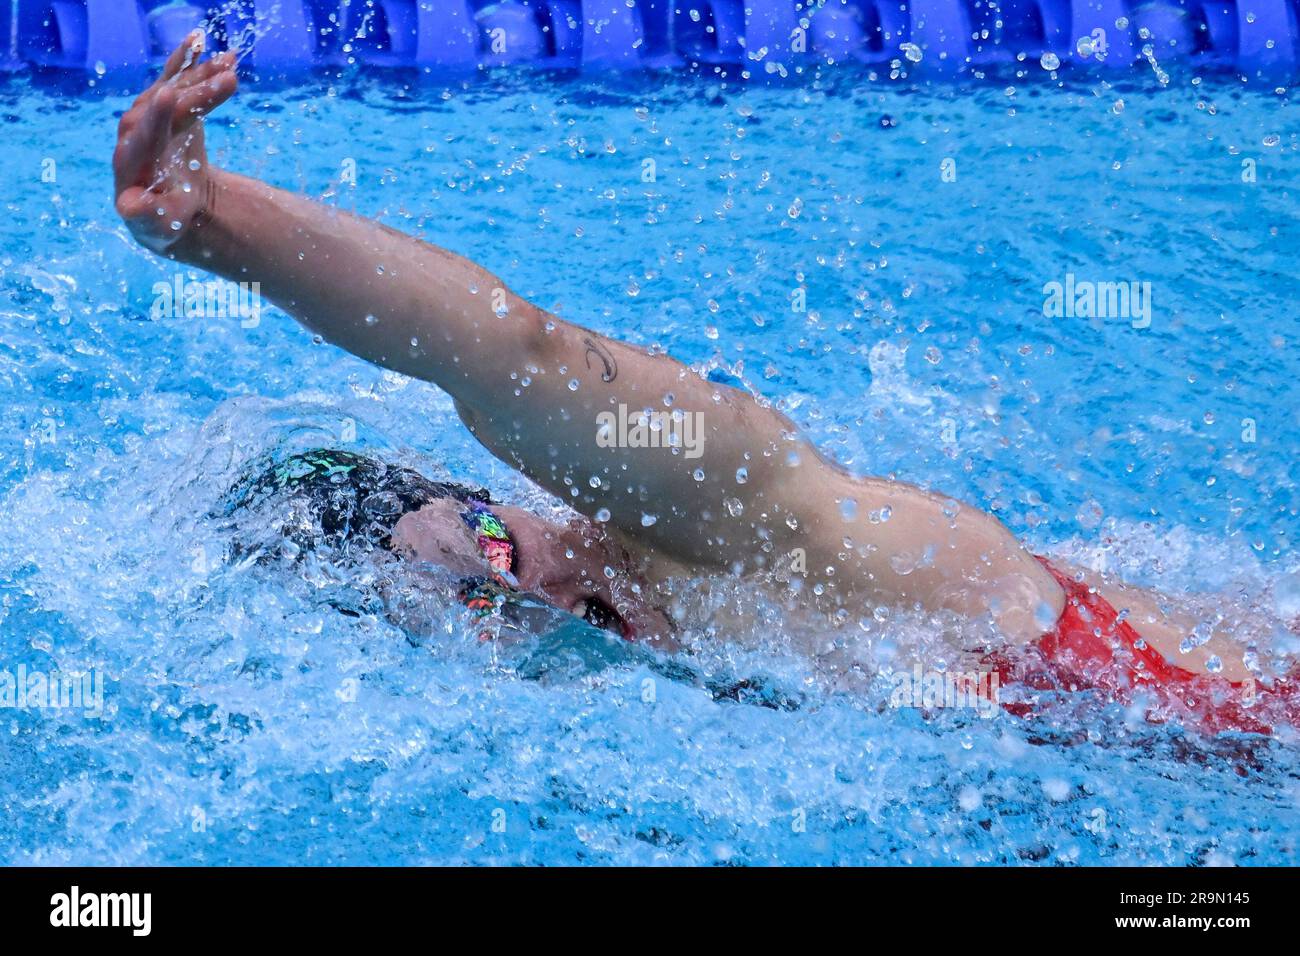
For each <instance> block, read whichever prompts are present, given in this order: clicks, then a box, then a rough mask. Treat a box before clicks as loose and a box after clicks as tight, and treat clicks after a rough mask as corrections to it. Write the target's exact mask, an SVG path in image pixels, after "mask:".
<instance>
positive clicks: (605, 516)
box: [596, 508, 610, 524]
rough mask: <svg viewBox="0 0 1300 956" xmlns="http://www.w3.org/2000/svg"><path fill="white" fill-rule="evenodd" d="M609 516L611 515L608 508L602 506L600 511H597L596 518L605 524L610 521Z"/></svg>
mask: <svg viewBox="0 0 1300 956" xmlns="http://www.w3.org/2000/svg"><path fill="white" fill-rule="evenodd" d="M609 517H610V515H609V509H608V508H601V509H600V510H599V511H597V512H596V520H597V521H599V522H600V523H601V524H604V523H605V522H606V521H608V520H609Z"/></svg>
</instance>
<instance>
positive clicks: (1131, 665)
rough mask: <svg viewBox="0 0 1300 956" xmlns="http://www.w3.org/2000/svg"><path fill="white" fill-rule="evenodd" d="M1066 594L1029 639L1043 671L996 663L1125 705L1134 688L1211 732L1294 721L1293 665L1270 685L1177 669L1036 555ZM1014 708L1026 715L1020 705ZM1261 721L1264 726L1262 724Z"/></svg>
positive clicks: (1298, 673)
mask: <svg viewBox="0 0 1300 956" xmlns="http://www.w3.org/2000/svg"><path fill="white" fill-rule="evenodd" d="M1038 560H1039V562H1041V563H1042V565H1043V567H1045V568H1047V570H1048V571H1050V572H1051V574H1052V577H1054V578H1055V579H1056V581H1057V583H1058V584H1060V586H1061V589H1062V590H1063V591H1064V592H1065V608H1064V609H1063V610H1062V612H1061V617H1060V619H1059V620H1058V621H1057V623H1056V627H1055V628H1053V629H1052V630H1051V631H1049V632H1048V633H1046V634H1044V635H1043V636H1042V637H1041V638H1039V640H1038V641H1037V642H1036V646H1037V648H1038V650H1039V651H1041V653H1042V657H1043V659H1044V663H1046V665H1047V672H1046V673H1043V672H1042V671H1041V670H1040V671H1038V672H1036V673H1035V672H1034V669H1033V668H1030V670H1029V673H1023V672H1022V673H1021V674H1019V675H1017V674H1016V673H1015V672H1016V668H1009V667H1007V662H1006V661H1005V659H1004V658H1002V657H1001V655H998V656H997V657H995V658H994V660H995V666H997V667H998V669H999V670H1002V671H1004V672H1009V673H1004V679H1006V677H1012V678H1014V677H1016V676H1019V677H1020V678H1021V679H1022V680H1023V681H1024V683H1026V684H1027V685H1028V686H1030V687H1034V688H1036V689H1040V690H1046V689H1066V690H1075V689H1085V688H1092V689H1099V690H1106V691H1109V692H1110V693H1112V694H1113V695H1114V696H1115V699H1117V700H1119V701H1121V702H1125V703H1127V702H1128V701H1129V700H1130V699H1131V698H1132V694H1133V692H1134V691H1138V692H1140V693H1143V694H1146V695H1148V696H1151V697H1154V698H1155V699H1156V701H1157V703H1158V704H1160V705H1163V706H1161V707H1160V709H1161V710H1165V709H1172V710H1175V711H1178V712H1181V713H1183V714H1185V715H1186V717H1187V718H1189V719H1191V720H1192V721H1193V722H1194V723H1196V724H1199V725H1200V726H1201V727H1202V728H1203V729H1204V730H1206V731H1208V732H1210V733H1217V732H1219V731H1223V730H1235V731H1243V732H1247V733H1259V734H1268V733H1270V732H1271V728H1270V723H1272V724H1277V723H1286V724H1290V725H1292V726H1296V725H1300V669H1297V668H1293V669H1292V671H1291V672H1290V673H1289V674H1288V675H1287V676H1286V677H1282V678H1277V679H1276V680H1274V681H1273V682H1272V685H1271V686H1268V685H1264V684H1262V683H1257V682H1255V681H1242V682H1234V681H1230V680H1228V679H1227V678H1224V677H1218V676H1216V675H1214V674H1203V673H1198V672H1196V671H1191V670H1188V669H1187V668H1185V667H1179V666H1178V665H1177V664H1174V663H1172V662H1171V661H1169V660H1168V659H1167V658H1165V657H1164V655H1162V654H1161V653H1160V652H1159V651H1157V650H1156V649H1155V648H1153V647H1151V646H1150V645H1148V644H1147V642H1146V641H1145V640H1143V638H1142V635H1141V634H1139V633H1138V632H1137V630H1136V629H1135V628H1134V627H1133V625H1132V624H1130V623H1129V622H1128V621H1127V620H1124V619H1122V618H1121V616H1120V614H1119V612H1118V611H1116V610H1115V608H1114V606H1113V605H1112V604H1111V603H1110V602H1109V601H1107V600H1106V599H1105V598H1104V597H1102V596H1101V594H1099V593H1098V592H1096V591H1094V590H1093V589H1092V588H1090V587H1089V586H1088V585H1087V584H1085V583H1083V582H1082V581H1076V580H1074V579H1073V578H1071V577H1069V576H1068V575H1066V574H1063V573H1062V572H1061V571H1059V570H1058V569H1057V568H1055V567H1053V566H1052V564H1051V562H1050V561H1048V560H1047V559H1046V558H1042V557H1039V558H1038ZM1017 712H1021V713H1023V712H1027V709H1026V708H1024V707H1020V708H1018V709H1017ZM1266 721H1268V722H1270V723H1266Z"/></svg>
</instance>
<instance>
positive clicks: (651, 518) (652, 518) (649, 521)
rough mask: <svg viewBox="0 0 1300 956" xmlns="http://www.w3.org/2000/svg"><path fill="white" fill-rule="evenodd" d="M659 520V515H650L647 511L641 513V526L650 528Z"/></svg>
mask: <svg viewBox="0 0 1300 956" xmlns="http://www.w3.org/2000/svg"><path fill="white" fill-rule="evenodd" d="M658 520H659V516H658V515H650V514H646V513H645V512H642V513H641V527H643V528H648V527H650V526H651V525H653V524H654V523H655V522H656V521H658Z"/></svg>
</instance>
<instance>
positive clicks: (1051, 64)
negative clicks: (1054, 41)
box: [1038, 50, 1061, 70]
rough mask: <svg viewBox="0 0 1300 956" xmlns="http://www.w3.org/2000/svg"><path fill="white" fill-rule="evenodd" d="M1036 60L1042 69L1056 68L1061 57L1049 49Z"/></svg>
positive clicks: (1059, 63)
mask: <svg viewBox="0 0 1300 956" xmlns="http://www.w3.org/2000/svg"><path fill="white" fill-rule="evenodd" d="M1038 62H1039V64H1040V65H1041V66H1042V68H1043V69H1044V70H1056V69H1060V66H1061V58H1060V57H1059V56H1057V55H1056V54H1055V53H1053V52H1052V51H1051V50H1048V51H1047V52H1046V53H1044V54H1043V56H1042V58H1041V59H1040V60H1039V61H1038Z"/></svg>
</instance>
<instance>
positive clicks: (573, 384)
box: [569, 378, 578, 392]
mask: <svg viewBox="0 0 1300 956" xmlns="http://www.w3.org/2000/svg"><path fill="white" fill-rule="evenodd" d="M577 390H578V380H577V379H576V378H571V379H569V391H571V392H576V391H577Z"/></svg>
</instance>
